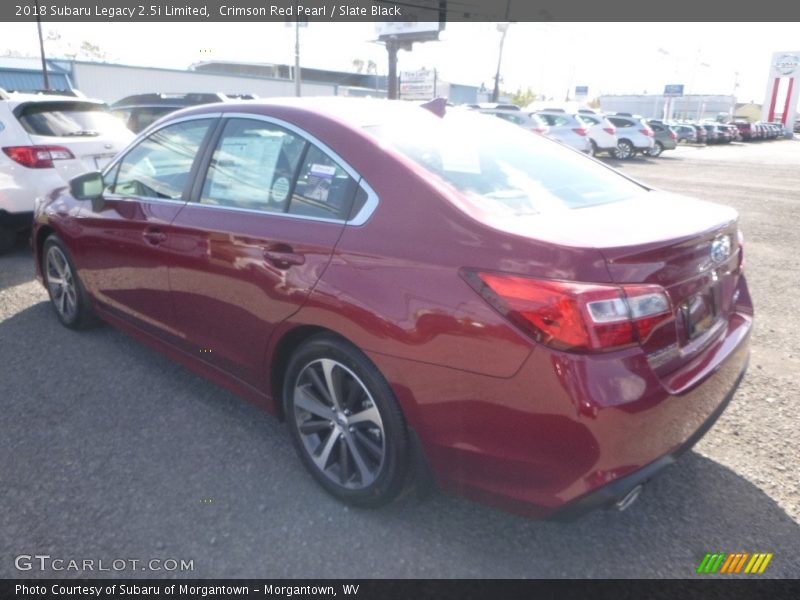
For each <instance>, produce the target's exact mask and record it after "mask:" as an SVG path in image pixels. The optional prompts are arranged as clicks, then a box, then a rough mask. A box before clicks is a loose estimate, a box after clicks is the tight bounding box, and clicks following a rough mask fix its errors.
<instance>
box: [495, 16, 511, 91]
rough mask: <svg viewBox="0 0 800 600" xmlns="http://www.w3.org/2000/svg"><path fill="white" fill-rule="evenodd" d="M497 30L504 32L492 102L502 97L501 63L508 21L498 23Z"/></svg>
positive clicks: (501, 38)
mask: <svg viewBox="0 0 800 600" xmlns="http://www.w3.org/2000/svg"><path fill="white" fill-rule="evenodd" d="M497 30H498V31H500V32H502V34H503V35H502V36H500V52H499V53H498V55H497V71H496V72H495V74H494V90H493V91H492V102H497V101H498V100H499V99H500V65H501V64H502V63H503V44H505V41H506V34H507V33H508V23H498V24H497Z"/></svg>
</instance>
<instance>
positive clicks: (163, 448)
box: [0, 141, 800, 578]
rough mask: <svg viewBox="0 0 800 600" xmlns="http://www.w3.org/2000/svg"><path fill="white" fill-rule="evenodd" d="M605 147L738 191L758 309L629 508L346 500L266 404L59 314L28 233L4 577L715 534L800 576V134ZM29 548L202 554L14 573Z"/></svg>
mask: <svg viewBox="0 0 800 600" xmlns="http://www.w3.org/2000/svg"><path fill="white" fill-rule="evenodd" d="M607 162H609V164H612V165H614V166H616V167H618V168H620V169H621V170H622V172H624V173H626V174H628V175H630V176H632V177H634V178H637V179H639V180H641V181H643V182H645V183H647V184H650V185H652V186H655V187H658V188H661V189H665V190H669V191H674V192H679V193H685V194H688V195H693V196H695V197H699V198H703V199H706V200H709V201H712V202H719V203H724V204H729V205H731V206H734V207H735V208H736V209H738V210H739V212H740V215H741V228H742V230H743V231H744V235H745V253H746V254H745V256H746V259H745V260H746V266H745V269H746V273H747V276H748V279H749V284H750V287H751V292H752V295H753V298H754V302H755V306H756V311H757V315H756V316H757V324H756V330H755V334H754V338H753V349H752V357H751V362H750V370H749V372H748V374H747V376H746V378H745V380H744V382H743V384H742V387H741V388H740V390H739V392H738V393H737V395H736V397H735V398H734V400H733V402H732V403H731V405H730V407H729V408H728V410H727V411H726V412H725V413H724V414H723V416H722V418H721V419H720V420H719V422H718V423H717V424H716V426H715V427H714V428H713V429H712V430H711V431H710V432H709V433H708V434H707V435H706V437H705V438H704V439H703V440H702V441H701V442H700V443H699V444H698V445H697V446H696V448H695V450H694V451H693V452H691V453H689V454H687V455H685V456H684V457H683V459H682V460H681V461H680V462H679V463H678V464H677V465H676V466H673V467H671V468H670V469H668V471H667V472H666V473H664V474H663V476H661V477H660V478H658V479H656V480H654V481H652V482H651V483H650V484H649V485H648V486H647V487H646V489H645V492H644V494H643V495H642V498H641V499H640V500H639V501H638V502H637V503H636V504H634V505H633V506H632V507H631V508H630V509H629V510H628V511H626V512H623V513H618V512H612V511H598V512H594V513H592V514H590V515H588V516H586V517H584V518H583V519H581V520H579V521H577V522H575V523H567V524H562V523H551V522H537V521H532V520H527V519H523V518H518V517H515V516H512V515H508V514H505V513H502V512H498V511H496V510H494V509H491V508H487V507H483V506H480V505H477V504H473V503H471V502H468V501H466V500H462V499H458V498H452V497H448V496H444V495H439V494H434V495H433V496H431V497H429V498H427V499H424V500H421V501H420V500H419V499H417V498H414V497H407V498H404V499H402V500H401V501H400V502H398V503H396V504H394V505H391V506H389V507H388V508H385V509H382V510H378V511H362V510H355V509H348V508H346V507H344V506H342V505H341V504H339V503H337V502H336V501H335V500H333V499H332V498H330V497H329V496H327V495H326V494H325V493H324V492H323V491H322V490H321V489H320V488H319V487H318V486H317V485H316V484H315V483H314V482H313V481H312V479H311V477H310V476H309V475H308V474H307V473H306V471H305V470H304V469H303V467H302V465H301V463H300V461H299V460H298V459H297V457H296V456H295V454H294V451H293V449H292V447H291V444H290V440H289V436H288V434H287V431H286V430H285V428H284V427H283V426H282V425H281V424H280V423H279V422H278V421H277V420H275V419H273V418H272V417H271V416H269V415H267V414H265V413H263V412H261V411H260V410H258V409H256V408H255V407H253V406H251V405H249V404H248V403H247V402H245V401H244V400H241V399H239V398H237V397H235V396H233V395H231V394H229V393H228V392H226V391H223V390H222V389H220V388H218V387H216V386H214V385H213V384H211V383H208V382H206V381H205V380H203V379H202V378H200V377H198V376H196V375H194V374H193V373H191V372H189V371H187V370H186V369H184V368H182V367H180V366H177V365H175V364H173V363H172V362H170V361H168V360H167V359H165V358H164V357H162V356H161V355H159V354H158V353H156V352H154V351H151V350H149V349H148V348H146V347H144V346H142V345H141V344H139V343H138V342H136V341H134V340H132V339H131V338H129V337H127V336H126V335H124V334H122V333H120V332H118V331H116V330H114V329H112V328H110V327H101V328H98V329H94V330H91V331H88V332H85V333H75V332H72V331H68V330H66V329H65V328H63V327H61V326H60V325H59V324H58V322H57V320H56V318H55V316H54V315H53V314H52V311H51V308H50V306H49V305H48V304H47V296H46V293H45V291H44V290H43V289H42V288H41V287H40V286H39V284H38V283H36V282H35V281H34V279H33V264H32V260H31V256H30V251H29V249H28V248H27V245H26V244H25V243H24V241H20V243H19V245H18V247H17V249H16V250H15V251H14V252H13V253H12V254H11V255H7V256H3V257H0V373H2V387H1V388H0V449H1V451H0V490H2V494H0V497H1V498H2V501H1V502H0V532H2V534H3V535H1V536H0V577H53V576H66V577H85V576H106V577H107V576H124V577H150V576H163V575H168V576H175V577H269V578H273V577H292V578H293V577H314V578H319V577H341V578H362V577H366V578H371V577H464V578H476V577H477V578H494V577H514V578H516V577H524V578H533V577H537V578H538V577H576V578H580V577H690V576H693V575H694V573H695V569H696V567H697V565H698V564H699V563H700V561H701V559H702V558H703V556H704V554H705V553H706V552H726V553H731V552H771V553H774V558H773V559H772V562H771V563H770V565H769V568H768V569H767V571H766V572H765V574H764V576H771V577H798V576H800V568H799V567H798V564H800V563H798V559H797V557H798V556H800V435H799V434H798V433H799V432H800V411H798V398H799V397H800V394H799V393H798V391H800V390H799V389H798V388H800V386H799V385H798V383H799V382H800V340H799V338H798V333H799V332H800V316H798V311H797V288H798V282H799V281H800V267H799V266H798V265H799V264H800V261H799V260H798V255H797V249H798V248H800V228H798V226H797V224H798V223H800V141H780V142H774V143H768V144H766V143H765V144H758V143H755V144H731V145H729V146H722V147H679V148H678V149H677V150H675V151H670V152H665V153H664V155H663V156H662V157H661V158H658V159H647V158H641V157H639V158H635V159H633V160H630V161H624V162H622V161H615V160H609V161H607ZM686 218H687V219H691V218H692V215H690V214H689V215H686ZM630 434H631V435H632V436H635V435H636V432H635V431H632V432H631V433H630ZM24 554H31V555H33V554H47V555H50V556H51V557H53V558H61V559H64V560H65V561H68V560H70V559H75V560H82V559H94V560H95V561H96V560H100V559H102V560H103V561H105V562H106V564H108V563H110V562H111V561H113V560H115V559H137V560H142V561H147V560H149V559H153V558H155V559H162V560H163V559H175V560H178V561H180V560H186V561H189V560H191V561H193V570H192V571H188V572H181V571H168V572H167V571H163V570H162V571H159V572H152V571H142V570H141V569H140V568H139V567H137V569H136V570H132V569H126V570H122V571H119V572H116V571H111V572H102V573H101V572H95V573H90V572H75V571H61V572H55V571H51V570H45V571H39V570H38V569H36V568H35V569H33V570H31V571H20V570H18V569H17V568H15V557H17V556H19V555H24ZM65 564H66V563H65Z"/></svg>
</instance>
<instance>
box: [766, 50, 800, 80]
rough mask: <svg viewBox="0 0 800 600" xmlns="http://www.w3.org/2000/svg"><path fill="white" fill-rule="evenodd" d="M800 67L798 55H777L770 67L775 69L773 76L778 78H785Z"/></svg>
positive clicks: (799, 56) (799, 55)
mask: <svg viewBox="0 0 800 600" xmlns="http://www.w3.org/2000/svg"><path fill="white" fill-rule="evenodd" d="M799 66H800V53H796V54H779V55H778V56H776V57H775V59H774V61H773V63H772V67H773V68H774V69H775V74H776V75H777V76H779V77H787V76H789V75H792V74H793V73H794V72H795V71H797V67H799Z"/></svg>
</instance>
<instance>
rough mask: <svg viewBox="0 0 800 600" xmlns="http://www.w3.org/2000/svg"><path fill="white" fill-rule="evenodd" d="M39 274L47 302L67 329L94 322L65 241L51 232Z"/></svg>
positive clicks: (84, 326) (45, 244)
mask: <svg viewBox="0 0 800 600" xmlns="http://www.w3.org/2000/svg"><path fill="white" fill-rule="evenodd" d="M42 275H43V276H44V284H45V287H46V288H47V293H48V294H49V295H50V304H51V305H52V307H53V310H54V311H55V313H56V316H57V317H58V320H59V321H61V324H62V325H64V326H65V327H69V328H70V329H84V328H86V327H88V326H90V325H93V324H94V323H95V316H94V312H93V311H92V306H91V303H90V301H89V296H88V294H87V293H86V290H85V289H84V287H83V284H82V283H81V280H80V279H79V277H78V274H77V271H76V270H75V265H74V264H73V263H72V260H71V259H70V257H69V251H68V250H67V247H66V246H65V245H64V242H63V241H62V240H61V238H59V237H58V236H57V235H55V234H53V235H51V236H50V237H48V238H47V240H46V241H45V243H44V247H43V248H42Z"/></svg>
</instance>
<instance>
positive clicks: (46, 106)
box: [17, 102, 130, 137]
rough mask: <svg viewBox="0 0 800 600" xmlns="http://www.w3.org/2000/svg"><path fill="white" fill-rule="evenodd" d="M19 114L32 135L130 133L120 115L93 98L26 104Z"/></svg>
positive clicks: (71, 135) (21, 121) (74, 135)
mask: <svg viewBox="0 0 800 600" xmlns="http://www.w3.org/2000/svg"><path fill="white" fill-rule="evenodd" d="M17 118H18V119H19V122H20V123H21V124H22V127H23V128H24V129H25V131H27V132H28V133H29V134H31V135H41V136H49V137H95V136H98V135H114V134H116V133H121V134H125V133H127V135H130V132H128V131H127V129H125V125H124V124H122V123H121V122H120V121H119V119H117V118H116V117H114V116H113V115H112V114H111V113H109V112H108V111H107V110H106V108H105V107H104V106H102V105H98V104H93V103H90V102H37V103H36V104H31V105H28V106H23V107H22V109H21V110H20V111H19V112H18V114H17Z"/></svg>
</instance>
